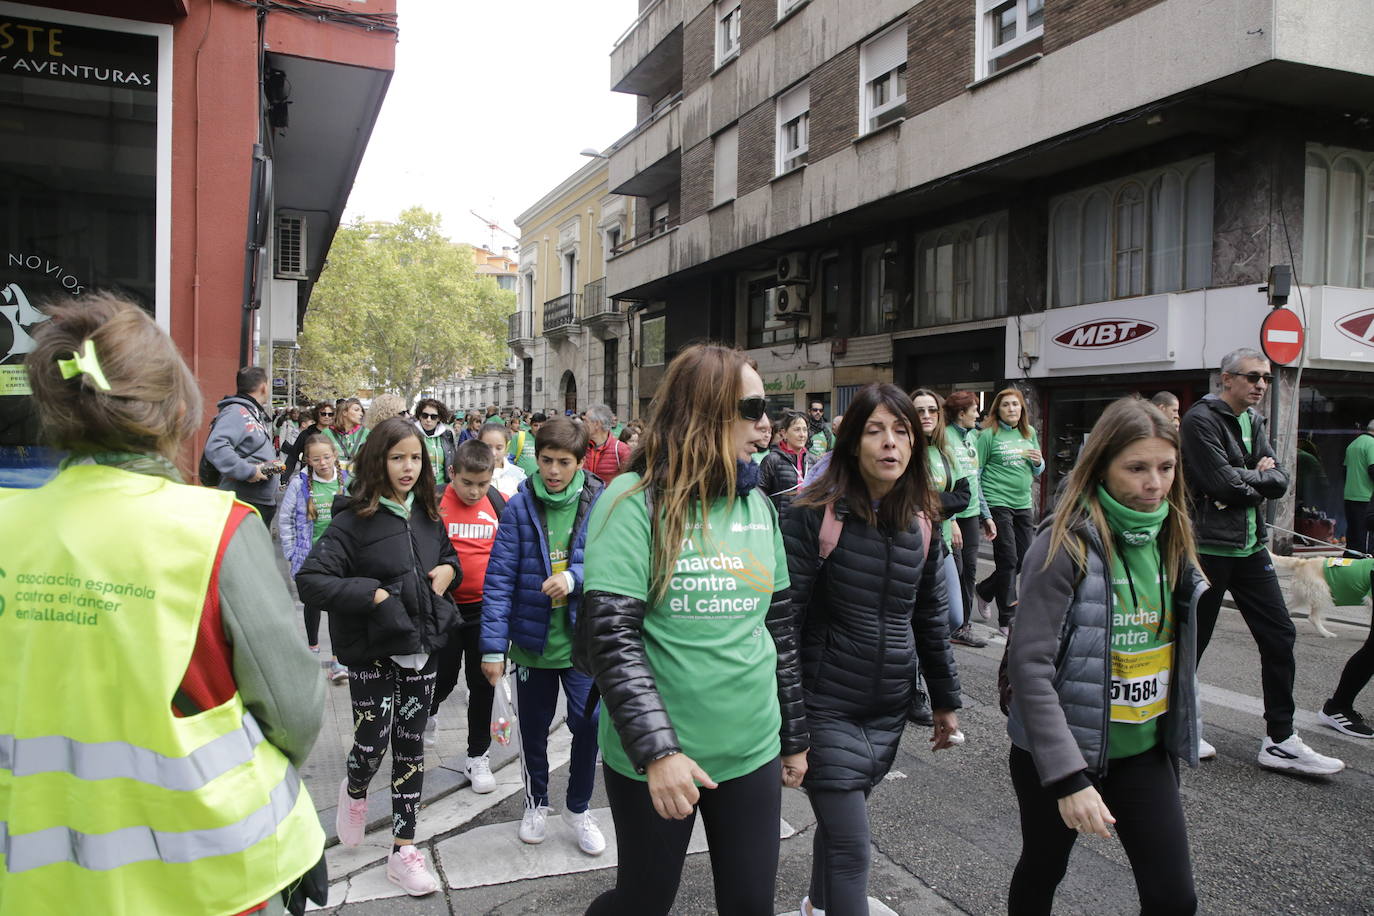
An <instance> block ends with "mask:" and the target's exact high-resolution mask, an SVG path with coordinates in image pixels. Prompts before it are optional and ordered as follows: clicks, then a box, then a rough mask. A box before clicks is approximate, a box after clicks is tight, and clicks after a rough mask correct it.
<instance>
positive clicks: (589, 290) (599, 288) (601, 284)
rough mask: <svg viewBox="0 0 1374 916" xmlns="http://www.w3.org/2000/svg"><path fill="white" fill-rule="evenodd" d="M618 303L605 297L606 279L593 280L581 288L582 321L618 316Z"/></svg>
mask: <svg viewBox="0 0 1374 916" xmlns="http://www.w3.org/2000/svg"><path fill="white" fill-rule="evenodd" d="M618 306H619V303H617V302H616V301H615V300H613V299H611V298H610V297H609V296H607V295H606V278H605V277H602V278H601V279H600V280H593V281H592V282H590V283H588V284H587V285H586V286H584V287H583V288H582V320H583V321H592V320H594V319H597V318H614V317H617V316H619V315H620V308H619V307H618Z"/></svg>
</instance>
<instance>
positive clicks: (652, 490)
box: [577, 344, 807, 916]
mask: <svg viewBox="0 0 1374 916" xmlns="http://www.w3.org/2000/svg"><path fill="white" fill-rule="evenodd" d="M766 407H767V401H766V400H765V398H764V394H763V380H762V379H761V378H760V377H759V374H758V372H757V371H755V370H754V369H753V368H752V367H751V366H750V365H749V364H748V362H747V361H746V359H745V356H744V354H743V353H742V352H741V351H740V350H738V349H736V348H734V347H725V346H718V345H712V344H698V345H695V346H691V347H688V348H686V349H685V350H683V352H682V353H681V354H679V355H678V356H677V357H676V358H675V359H674V360H673V362H672V364H671V365H670V366H669V367H668V371H667V373H666V375H665V377H664V379H663V382H662V383H661V384H660V385H659V388H658V394H657V395H656V396H655V397H654V401H653V404H651V405H650V408H649V422H648V423H647V425H646V427H645V432H644V438H643V439H642V440H641V442H640V447H639V449H637V450H636V451H635V453H634V455H633V456H632V458H631V462H630V464H629V465H628V466H627V470H626V471H625V472H624V473H622V474H620V475H619V476H617V477H616V479H615V481H614V482H612V483H611V484H610V486H609V487H607V489H606V491H605V493H604V494H602V496H601V498H600V499H599V500H598V501H597V503H596V507H595V508H594V509H593V510H592V515H591V520H590V522H589V524H588V528H587V548H586V554H585V565H584V567H583V569H584V583H585V585H584V588H585V589H586V591H585V597H584V598H583V605H582V613H581V615H580V616H579V618H578V628H579V639H578V641H577V642H578V644H580V645H581V646H583V647H585V649H586V651H587V655H588V657H587V658H585V659H577V661H578V664H579V667H583V670H586V671H588V672H590V673H591V674H592V676H593V677H594V678H595V679H596V684H597V687H598V688H599V689H600V691H601V696H602V699H603V701H604V704H605V708H604V710H603V711H602V713H601V725H600V729H601V732H600V742H599V743H600V745H601V755H602V760H603V768H604V778H605V783H606V795H607V798H608V799H609V800H610V805H611V816H612V817H613V818H614V820H615V828H616V835H617V838H618V843H619V847H620V862H619V867H618V868H617V871H616V885H615V888H614V889H612V890H609V891H607V892H606V893H604V894H602V895H601V896H600V897H598V898H597V899H596V900H595V901H594V902H593V903H592V905H591V907H590V909H588V910H587V912H588V913H589V914H594V916H605V914H625V916H662V914H666V913H669V912H670V911H671V910H672V908H673V901H674V899H675V898H676V896H677V889H678V883H679V881H680V880H681V877H682V866H683V862H684V860H685V857H686V854H687V843H688V841H689V840H690V839H691V835H692V825H693V822H694V821H695V820H696V814H697V811H698V809H700V811H701V816H702V819H703V820H704V821H705V827H706V837H707V842H708V843H709V844H710V850H711V869H712V873H713V877H714V883H715V905H716V912H717V913H721V914H723V916H757V914H772V913H773V912H774V910H773V908H772V907H773V891H774V884H775V882H776V878H777V869H778V818H779V816H780V813H781V791H780V786H779V783H783V784H786V785H791V786H796V785H799V784H800V782H801V778H802V775H803V774H804V773H805V772H806V747H807V738H806V734H805V731H804V729H802V728H801V727H800V726H801V720H802V719H803V718H804V716H803V714H802V711H801V681H800V673H799V671H798V668H797V654H796V651H797V650H796V629H795V622H794V620H793V617H792V613H791V610H790V605H789V602H788V600H787V589H788V577H787V559H786V556H785V554H784V552H783V546H782V535H781V533H780V531H779V530H778V520H777V512H776V511H775V510H774V508H773V506H772V504H771V503H769V501H768V500H767V498H765V497H764V495H763V494H762V493H761V492H759V490H758V488H757V486H756V484H757V482H758V476H759V467H758V465H756V464H754V462H753V461H752V460H750V456H751V455H752V453H753V452H754V450H755V447H756V444H757V442H758V441H759V440H760V439H761V438H763V437H764V436H765V435H766V433H765V432H764V429H765V427H764V425H763V424H764V411H765V408H766ZM584 637H585V638H584Z"/></svg>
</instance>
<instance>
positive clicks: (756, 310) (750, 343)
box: [745, 271, 797, 348]
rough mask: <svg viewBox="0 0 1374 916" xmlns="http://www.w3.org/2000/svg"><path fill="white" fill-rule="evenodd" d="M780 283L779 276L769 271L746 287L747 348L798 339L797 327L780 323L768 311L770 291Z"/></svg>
mask: <svg viewBox="0 0 1374 916" xmlns="http://www.w3.org/2000/svg"><path fill="white" fill-rule="evenodd" d="M777 283H778V280H777V275H776V274H774V273H773V272H771V271H769V272H768V273H767V274H763V275H760V276H757V277H755V278H754V279H752V280H750V281H748V283H747V284H746V285H745V303H746V308H747V309H748V326H747V336H746V342H745V346H746V347H749V348H753V347H766V346H769V345H770V344H775V343H782V342H783V341H785V340H796V339H797V326H796V325H795V324H793V323H792V322H790V321H778V320H776V319H774V318H773V316H772V314H770V312H769V309H768V290H769V289H770V288H771V287H774V286H776V285H777Z"/></svg>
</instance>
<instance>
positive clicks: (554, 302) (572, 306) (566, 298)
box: [544, 293, 582, 334]
mask: <svg viewBox="0 0 1374 916" xmlns="http://www.w3.org/2000/svg"><path fill="white" fill-rule="evenodd" d="M581 298H582V297H581V296H580V295H578V294H577V293H565V294H564V295H562V296H559V297H558V298H557V299H550V300H549V301H548V302H545V303H544V333H545V334H548V333H549V332H550V331H557V330H560V329H563V328H568V327H571V326H572V325H573V324H575V323H576V322H577V319H578V318H579V317H580V316H579V314H578V313H579V312H580V311H581V308H580V306H581V302H580V301H579V300H580V299H581Z"/></svg>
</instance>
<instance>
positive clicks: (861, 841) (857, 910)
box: [806, 789, 871, 916]
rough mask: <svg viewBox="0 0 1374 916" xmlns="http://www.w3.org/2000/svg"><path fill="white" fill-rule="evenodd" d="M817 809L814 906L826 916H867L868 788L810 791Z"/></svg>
mask: <svg viewBox="0 0 1374 916" xmlns="http://www.w3.org/2000/svg"><path fill="white" fill-rule="evenodd" d="M806 794H807V797H808V798H810V799H811V810H812V811H814V812H816V836H815V838H814V840H813V842H812V846H811V850H812V851H811V887H810V889H809V890H808V892H807V893H808V895H809V896H810V898H811V905H812V906H813V907H815V908H816V909H818V910H825V912H826V916H867V914H868V867H869V864H870V858H871V857H870V854H869V850H870V844H869V831H868V790H867V789H852V790H850V791H847V792H829V791H824V790H822V791H808V792H807V793H806Z"/></svg>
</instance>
